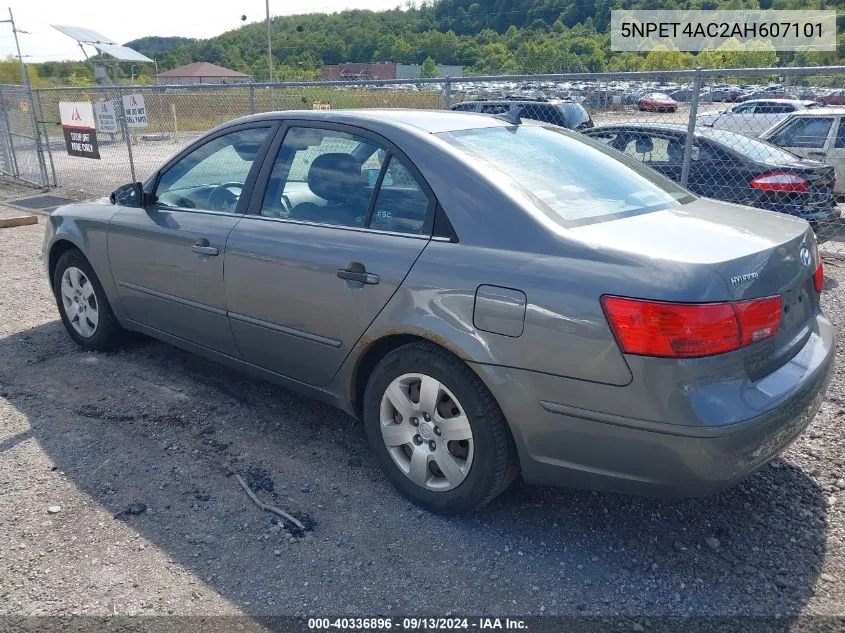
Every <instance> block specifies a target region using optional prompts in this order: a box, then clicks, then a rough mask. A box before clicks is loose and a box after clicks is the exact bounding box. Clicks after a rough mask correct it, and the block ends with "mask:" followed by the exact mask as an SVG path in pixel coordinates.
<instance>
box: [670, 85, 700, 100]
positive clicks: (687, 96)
mask: <svg viewBox="0 0 845 633" xmlns="http://www.w3.org/2000/svg"><path fill="white" fill-rule="evenodd" d="M692 92H693V91H692V88H681V89H680V90H675V91H673V92H670V93H669V94H668V97H669V98H670V99H672V100H674V101H678V102H679V103H689V102H690V101H691V100H692ZM706 92H707V91H704V90H702V91H701V92H700V93H699V96H700V97H704V96H706Z"/></svg>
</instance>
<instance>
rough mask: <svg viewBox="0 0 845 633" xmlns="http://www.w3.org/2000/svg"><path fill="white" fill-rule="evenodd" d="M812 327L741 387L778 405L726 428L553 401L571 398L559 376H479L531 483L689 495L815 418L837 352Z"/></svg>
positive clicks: (725, 480)
mask: <svg viewBox="0 0 845 633" xmlns="http://www.w3.org/2000/svg"><path fill="white" fill-rule="evenodd" d="M815 325H816V327H815V328H814V331H813V332H812V334H811V335H810V337H809V338H808V339H807V342H806V344H805V345H804V346H803V347H802V349H801V350H800V351H799V352H798V353H797V354H796V355H795V356H794V357H793V358H792V359H791V360H790V361H789V362H787V363H786V364H785V365H783V366H782V367H780V368H779V369H777V370H776V371H774V372H772V373H771V374H769V375H768V376H766V377H764V378H763V379H761V380H760V381H758V382H757V383H749V384H748V386H747V389H749V390H754V389H767V390H769V391H771V390H773V389H781V390H783V391H784V393H785V394H786V395H785V396H784V397H783V398H781V399H780V400H779V404H778V405H777V406H775V407H774V408H772V409H770V410H767V411H765V412H764V413H761V414H760V415H756V416H754V417H750V418H747V419H744V420H743V421H740V422H735V423H732V424H727V425H723V426H705V425H702V426H681V425H677V424H672V423H670V422H665V421H650V420H639V419H633V418H629V417H626V416H624V415H618V414H609V413H602V412H598V411H591V410H585V409H580V408H578V407H575V406H571V405H566V404H562V403H559V402H556V401H555V397H556V395H559V394H560V393H561V392H564V391H568V392H571V390H570V389H569V386H567V388H566V389H560V388H559V389H556V388H555V385H554V382H555V381H556V380H566V379H560V378H553V377H549V376H547V375H544V374H537V373H535V372H530V371H525V370H514V369H507V368H501V367H494V366H488V365H476V370H477V371H479V374H480V375H481V376H482V378H483V379H484V380H485V381H486V382H487V384H488V385H489V386H490V387H491V389H492V390H493V393H494V394H495V395H496V397H497V399H498V401H499V403H500V406H501V407H502V410H503V411H504V413H505V415H506V417H507V419H508V420H509V422H510V425H511V429H512V431H513V435H514V438H515V440H516V443H517V447H518V450H519V454H520V463H521V466H522V472H523V476H524V478H525V480H526V481H528V482H529V483H534V484H540V485H564V486H575V487H586V488H592V489H602V490H611V491H617V492H630V493H636V494H655V495H670V496H696V495H701V494H707V493H710V492H713V491H716V490H719V489H721V488H725V487H728V486H731V485H732V484H734V483H736V482H738V481H740V480H741V479H743V478H744V477H746V476H747V475H749V474H750V473H752V472H753V471H754V470H756V469H757V468H759V467H760V466H762V465H763V464H765V463H766V462H768V461H769V460H771V459H772V458H774V457H775V456H777V455H778V454H779V453H780V452H782V451H783V450H784V449H786V447H787V446H789V444H790V443H791V442H792V441H793V440H794V439H795V438H796V437H797V436H798V435H799V434H800V433H801V432H802V431H803V430H804V429H805V428H806V427H807V425H808V424H809V423H810V421H811V420H812V419H813V417H814V416H815V414H816V412H817V411H818V409H819V407H820V406H821V402H822V400H823V398H824V391H825V388H826V386H827V382H828V380H829V379H830V374H831V371H832V367H833V359H834V349H835V340H834V334H833V328H832V326H831V324H830V322H829V321H828V320H827V319H826V318H825V317H824V316H822V315H820V314H819V315H818V317H817V323H816V324H815ZM607 388H608V389H620V388H624V387H611V386H608V387H607ZM749 399H752V397H751V396H749Z"/></svg>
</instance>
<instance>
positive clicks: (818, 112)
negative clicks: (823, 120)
mask: <svg viewBox="0 0 845 633" xmlns="http://www.w3.org/2000/svg"><path fill="white" fill-rule="evenodd" d="M843 114H845V107H842V106H824V107H822V108H812V109H810V110H797V111H795V112H790V113H789V116H788V117H787V118H795V117H797V116H830V115H833V116H836V115H843Z"/></svg>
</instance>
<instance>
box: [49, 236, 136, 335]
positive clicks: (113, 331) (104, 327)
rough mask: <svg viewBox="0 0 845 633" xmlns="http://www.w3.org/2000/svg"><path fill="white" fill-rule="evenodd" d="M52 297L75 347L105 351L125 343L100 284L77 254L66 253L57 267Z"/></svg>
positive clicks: (87, 264)
mask: <svg viewBox="0 0 845 633" xmlns="http://www.w3.org/2000/svg"><path fill="white" fill-rule="evenodd" d="M53 295H54V296H55V297H56V305H57V306H58V308H59V314H60V315H61V317H62V323H63V324H64V326H65V329H66V330H67V332H68V334H70V337H71V338H72V339H73V340H74V341H76V343H77V344H78V345H80V346H82V347H84V348H85V349H89V350H95V351H105V350H108V349H112V348H113V347H115V346H117V345H119V344H120V343H121V342H123V340H124V339H125V336H126V331H125V330H124V329H123V328H122V327H121V326H120V323H118V322H117V319H116V318H115V316H114V313H113V312H112V310H111V306H110V305H109V301H108V299H107V298H106V293H105V291H104V290H103V286H102V284H100V280H99V279H98V278H97V275H96V273H94V269H93V268H92V267H91V264H90V263H88V260H87V259H85V257H84V256H83V255H82V253H80V252H79V251H78V250H76V249H71V250H68V251H65V253H64V254H62V256H61V257H60V258H59V261H58V262H57V263H56V269H55V270H54V271H53Z"/></svg>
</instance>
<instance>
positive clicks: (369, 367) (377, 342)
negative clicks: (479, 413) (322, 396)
mask: <svg viewBox="0 0 845 633" xmlns="http://www.w3.org/2000/svg"><path fill="white" fill-rule="evenodd" d="M409 343H429V344H431V345H434V346H436V347H439V348H441V349H443V350H445V351H447V352H449V353H450V354H452V355H453V356H455V357H456V358H458V359H459V360H461V361H462V362H466V355H465V354H462V353H461V350H459V349H457V348H455V346H454V345H452V344H449V343H448V342H447V341H446V340H445V339H443V338H442V337H437V336H432V335H431V333H425V332H392V333H388V334H385V335H383V336H380V337H378V338H373V339H371V340H369V341H366V340H365V341H363V346H362V350H361V351H360V352H359V353H358V355H357V357H356V359H355V363H354V365H353V368H352V370H351V371H350V374H349V379H348V381H347V383H348V387H347V397H348V400H349V403H350V404H351V407H352V411H353V412H354V414H355V415H356V416H357V417H358V418H359V419H360V418H361V417H362V413H363V411H362V409H363V400H364V389H366V387H367V381H368V380H369V379H370V375H371V374H372V372H373V369H375V367H376V365H378V363H379V361H380V360H381V359H382V358H384V357H385V356H386V355H387V354H389V353H390V352H392V351H393V350H395V349H398V348H399V347H402V346H403V345H408V344H409ZM359 345H361V344H360V343H359ZM467 366H469V367H470V369H473V367H472V364H471V363H467ZM473 371H475V369H473ZM476 373H477V372H476Z"/></svg>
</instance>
